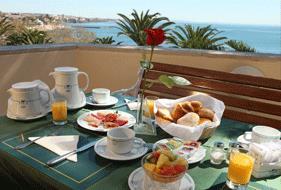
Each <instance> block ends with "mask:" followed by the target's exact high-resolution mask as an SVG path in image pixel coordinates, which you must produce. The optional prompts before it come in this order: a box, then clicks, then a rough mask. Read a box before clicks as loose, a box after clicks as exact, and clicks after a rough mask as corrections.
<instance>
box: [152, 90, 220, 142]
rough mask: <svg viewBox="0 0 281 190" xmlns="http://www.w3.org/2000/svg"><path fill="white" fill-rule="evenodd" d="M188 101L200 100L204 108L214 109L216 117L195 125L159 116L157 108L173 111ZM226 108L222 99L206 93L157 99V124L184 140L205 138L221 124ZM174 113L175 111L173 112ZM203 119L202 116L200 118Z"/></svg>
mask: <svg viewBox="0 0 281 190" xmlns="http://www.w3.org/2000/svg"><path fill="white" fill-rule="evenodd" d="M186 101H199V102H201V103H202V104H203V107H204V108H208V109H210V110H212V111H214V113H215V114H214V118H213V121H212V122H211V121H210V122H206V123H202V124H200V125H196V126H194V127H190V126H185V125H182V124H177V123H175V122H173V121H167V120H165V118H163V117H162V118H161V117H158V115H157V110H160V109H165V110H169V111H170V113H172V110H173V108H174V107H175V106H176V105H177V104H179V103H184V102H186ZM224 109H225V105H224V103H223V102H222V101H220V100H218V99H216V98H213V97H211V96H209V95H205V94H196V95H192V96H187V97H183V98H180V99H176V100H174V99H158V100H156V101H155V112H156V117H155V120H156V124H157V125H158V126H160V127H161V128H162V129H163V130H164V131H166V132H167V133H168V134H170V135H172V136H174V137H178V138H181V139H183V140H203V139H207V138H209V137H211V136H212V135H213V134H214V132H215V130H216V128H217V127H218V126H219V125H220V122H221V118H222V115H223V112H224ZM172 114H173V113H172ZM200 119H201V118H200Z"/></svg>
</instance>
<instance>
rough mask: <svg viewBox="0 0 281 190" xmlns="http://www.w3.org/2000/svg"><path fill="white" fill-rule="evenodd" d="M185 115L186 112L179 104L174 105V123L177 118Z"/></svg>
mask: <svg viewBox="0 0 281 190" xmlns="http://www.w3.org/2000/svg"><path fill="white" fill-rule="evenodd" d="M186 113H187V111H186V110H185V109H184V108H183V107H182V105H181V103H178V104H176V106H175V107H174V109H173V111H172V118H173V119H174V121H177V120H178V119H179V118H181V117H182V116H184V115H185V114H186Z"/></svg>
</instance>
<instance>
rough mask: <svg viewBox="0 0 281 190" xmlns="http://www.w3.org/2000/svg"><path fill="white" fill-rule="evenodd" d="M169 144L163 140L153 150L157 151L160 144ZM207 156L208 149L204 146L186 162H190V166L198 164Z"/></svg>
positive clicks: (166, 140)
mask: <svg viewBox="0 0 281 190" xmlns="http://www.w3.org/2000/svg"><path fill="white" fill-rule="evenodd" d="M166 142H168V139H161V140H159V141H157V142H156V143H154V145H153V150H155V149H156V144H158V143H163V144H164V143H166ZM205 156H206V149H205V148H204V147H202V146H200V147H199V148H198V150H197V151H196V152H195V153H194V154H193V155H192V156H191V157H190V158H186V160H187V161H188V164H194V163H197V162H200V161H201V160H203V159H204V158H205Z"/></svg>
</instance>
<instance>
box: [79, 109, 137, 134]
mask: <svg viewBox="0 0 281 190" xmlns="http://www.w3.org/2000/svg"><path fill="white" fill-rule="evenodd" d="M98 112H103V113H115V112H116V110H96V111H89V112H86V113H83V114H82V115H80V116H79V117H78V119H77V123H78V125H79V126H81V127H83V128H84V129H88V130H91V131H99V132H107V131H109V130H110V129H105V128H103V126H102V125H100V126H98V127H92V126H90V125H88V122H86V121H84V120H83V119H84V118H85V117H86V116H87V115H89V114H97V113H98ZM118 114H120V115H121V116H122V117H123V116H124V117H126V118H127V120H128V123H127V124H125V125H123V126H120V127H127V128H129V127H131V126H133V125H134V124H136V118H135V117H134V116H133V115H131V114H129V113H126V112H123V111H118Z"/></svg>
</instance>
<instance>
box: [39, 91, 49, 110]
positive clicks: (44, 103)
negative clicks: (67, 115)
mask: <svg viewBox="0 0 281 190" xmlns="http://www.w3.org/2000/svg"><path fill="white" fill-rule="evenodd" d="M41 92H46V93H47V94H48V100H47V101H46V102H42V104H43V106H44V105H46V104H48V103H49V102H50V101H51V94H50V91H49V90H46V89H40V91H39V93H40V96H41Z"/></svg>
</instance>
